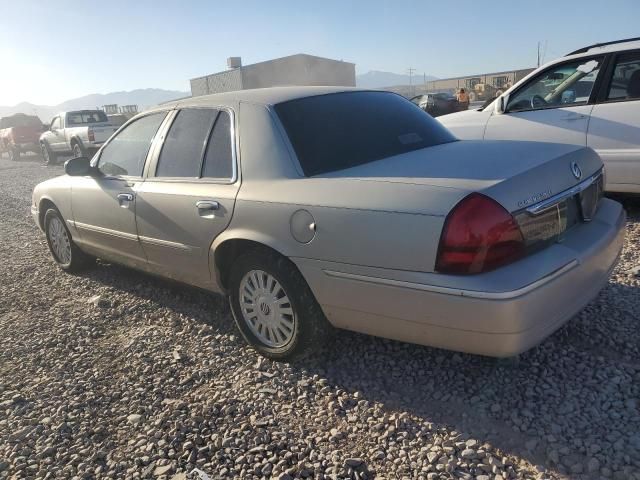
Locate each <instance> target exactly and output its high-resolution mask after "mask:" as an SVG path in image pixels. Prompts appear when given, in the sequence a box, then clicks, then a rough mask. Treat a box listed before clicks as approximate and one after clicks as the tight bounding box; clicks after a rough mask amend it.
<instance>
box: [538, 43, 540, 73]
mask: <svg viewBox="0 0 640 480" xmlns="http://www.w3.org/2000/svg"><path fill="white" fill-rule="evenodd" d="M539 66H540V42H538V67H539Z"/></svg>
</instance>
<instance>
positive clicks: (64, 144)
mask: <svg viewBox="0 0 640 480" xmlns="http://www.w3.org/2000/svg"><path fill="white" fill-rule="evenodd" d="M117 129H118V127H114V126H112V125H111V123H109V119H108V118H107V115H106V114H105V113H104V112H103V111H102V110H76V111H73V112H61V113H59V114H58V115H56V116H55V117H53V119H52V120H51V125H50V126H49V129H48V130H47V131H46V132H44V133H43V134H42V135H41V136H40V149H41V150H42V156H43V157H44V160H45V162H46V163H47V164H54V163H56V160H57V158H58V156H64V155H66V156H68V155H73V156H74V157H92V156H93V154H94V153H95V152H96V151H97V150H98V149H99V148H100V147H101V146H102V144H103V143H104V142H106V141H107V139H108V138H109V137H110V136H111V135H112V134H113V133H114V132H115V131H116V130H117Z"/></svg>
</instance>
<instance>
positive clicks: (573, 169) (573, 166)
mask: <svg viewBox="0 0 640 480" xmlns="http://www.w3.org/2000/svg"><path fill="white" fill-rule="evenodd" d="M571 173H573V176H574V177H576V180H580V178H581V177H582V170H580V167H579V166H578V164H577V163H576V162H571Z"/></svg>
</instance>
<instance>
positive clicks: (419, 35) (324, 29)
mask: <svg viewBox="0 0 640 480" xmlns="http://www.w3.org/2000/svg"><path fill="white" fill-rule="evenodd" d="M639 19H640V0H610V1H607V2H602V1H601V0H600V1H595V0H565V1H559V0H553V1H547V0H541V1H531V0H528V1H520V0H511V1H507V2H495V1H494V2H492V1H487V2H483V1H482V0H471V1H467V0H456V1H447V0H439V1H426V0H424V1H417V0H416V1H409V0H405V1H394V2H392V1H373V0H369V1H352V2H350V1H347V0H341V1H333V0H320V1H299V0H298V1H287V2H285V1H279V0H268V1H258V0H256V1H248V0H235V1H232V2H228V1H225V2H222V1H220V2H218V1H213V0H212V1H189V0H180V1H151V0H131V1H110V0H102V1H86V0H84V1H65V0H53V1H46V0H41V1H36V0H0V105H13V104H16V103H19V102H21V101H29V102H32V103H38V104H49V105H51V104H57V103H59V102H61V101H64V100H67V99H70V98H74V97H79V96H82V95H86V94H89V93H107V92H112V91H118V90H132V89H135V88H146V87H158V88H166V89H175V90H185V91H186V90H189V78H192V77H196V76H200V75H205V74H208V73H213V72H217V71H220V70H223V69H224V68H225V61H226V58H227V57H229V56H242V60H243V63H245V64H247V63H253V62H256V61H262V60H268V59H270V58H274V57H280V56H284V55H290V54H294V53H309V54H312V55H319V56H326V57H330V58H336V59H343V60H346V61H349V62H354V63H355V64H356V71H357V73H364V72H367V71H369V70H384V71H391V72H396V73H406V71H407V69H408V68H409V67H412V68H414V69H415V71H416V72H417V74H418V75H422V74H423V73H427V74H431V75H436V76H438V77H448V76H455V75H465V74H472V73H483V72H491V71H497V70H506V69H511V68H522V67H530V66H533V65H535V62H536V46H537V42H538V41H542V42H543V45H544V43H545V42H546V45H547V49H546V57H545V59H546V60H551V59H553V58H556V57H558V56H561V55H563V54H566V53H567V52H568V51H570V50H572V49H576V48H579V47H581V46H585V45H588V44H592V43H596V42H599V41H606V40H612V39H618V38H626V37H633V36H640V24H639V22H638V20H639Z"/></svg>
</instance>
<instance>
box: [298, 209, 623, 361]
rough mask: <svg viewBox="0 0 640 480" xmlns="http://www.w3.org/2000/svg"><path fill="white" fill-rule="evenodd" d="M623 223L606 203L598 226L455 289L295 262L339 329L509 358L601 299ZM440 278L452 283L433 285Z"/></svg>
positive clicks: (407, 275)
mask: <svg viewBox="0 0 640 480" xmlns="http://www.w3.org/2000/svg"><path fill="white" fill-rule="evenodd" d="M625 220H626V216H625V213H624V210H623V209H622V207H621V206H620V205H619V204H618V203H617V202H613V201H611V200H607V199H605V200H603V201H602V202H601V204H600V206H599V208H598V212H597V214H596V216H595V217H594V219H593V221H592V222H590V223H588V224H582V225H580V226H579V228H576V229H574V230H572V231H570V232H568V234H567V236H566V238H565V240H564V241H563V243H559V244H555V245H553V246H551V247H549V248H547V249H545V250H544V251H541V252H538V253H536V254H534V255H531V256H529V257H527V258H526V259H523V260H521V261H519V262H516V263H514V264H512V265H509V266H508V267H504V268H502V269H498V270H496V271H494V272H488V273H485V274H480V275H474V276H467V277H457V279H456V280H455V281H456V282H457V283H451V282H450V280H451V276H446V275H438V274H420V273H416V272H398V271H389V270H382V269H371V268H368V267H354V266H349V265H344V264H335V263H334V264H330V263H328V262H318V261H313V260H306V259H293V260H294V262H295V263H296V264H297V265H298V267H299V268H300V270H301V272H302V274H303V275H304V277H305V278H306V279H307V281H308V282H309V285H310V286H311V289H312V291H313V292H314V294H315V295H316V298H317V299H318V301H319V303H320V305H321V306H322V308H323V310H324V312H325V314H326V315H327V318H328V319H329V321H330V322H331V323H332V324H334V325H335V326H336V327H339V328H345V329H349V330H354V331H358V332H362V333H368V334H371V335H377V336H381V337H385V338H393V339H396V340H401V341H407V342H412V343H418V344H423V345H430V346H434V347H439V348H446V349H450V350H457V351H462V352H468V353H475V354H481V355H488V356H495V357H507V356H512V355H516V354H518V353H521V352H523V351H525V350H528V349H529V348H531V347H533V346H535V345H537V344H539V343H540V342H541V341H542V340H544V339H545V338H546V337H547V336H549V335H550V334H551V333H553V332H554V331H555V330H557V329H558V328H559V327H561V326H562V325H563V324H564V323H566V322H567V321H568V320H569V319H570V318H572V317H573V316H574V315H575V314H577V313H578V312H579V311H580V310H581V309H582V308H583V307H584V306H586V305H587V304H588V303H589V302H590V301H591V300H593V299H594V298H595V297H596V296H597V294H598V292H599V291H600V290H601V289H602V287H603V286H604V285H606V283H607V281H608V278H609V275H610V273H611V270H612V269H613V268H614V267H615V265H616V263H617V260H618V257H619V255H620V251H621V250H622V246H623V243H624V231H625ZM438 277H442V279H443V280H447V281H449V283H447V281H441V282H440V284H436V283H435V281H434V279H437V278H438ZM471 285H475V288H469V287H470V286H471ZM479 285H485V286H486V287H487V288H486V289H481V288H477V287H478V286H479ZM505 285H510V286H511V287H510V288H504V286H505ZM496 287H498V288H496Z"/></svg>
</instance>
